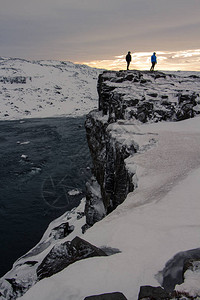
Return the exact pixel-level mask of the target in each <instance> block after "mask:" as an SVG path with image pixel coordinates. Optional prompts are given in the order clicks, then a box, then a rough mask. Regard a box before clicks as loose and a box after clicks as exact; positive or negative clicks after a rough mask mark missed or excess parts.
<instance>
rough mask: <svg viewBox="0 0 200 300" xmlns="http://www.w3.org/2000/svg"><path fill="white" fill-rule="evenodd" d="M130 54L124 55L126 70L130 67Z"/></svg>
mask: <svg viewBox="0 0 200 300" xmlns="http://www.w3.org/2000/svg"><path fill="white" fill-rule="evenodd" d="M131 59H132V58H131V52H130V51H128V54H127V55H126V62H127V70H129V65H130V62H131Z"/></svg>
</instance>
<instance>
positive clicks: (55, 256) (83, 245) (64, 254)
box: [37, 236, 106, 280]
mask: <svg viewBox="0 0 200 300" xmlns="http://www.w3.org/2000/svg"><path fill="white" fill-rule="evenodd" d="M94 256H106V254H105V252H104V251H103V250H101V249H98V248H97V247H95V246H93V245H91V244H90V243H88V242H87V241H85V240H83V239H81V238H79V237H78V236H77V237H75V238H74V239H73V240H72V241H67V242H65V243H63V244H59V245H56V246H54V247H53V248H52V250H51V251H50V252H49V253H48V254H47V256H46V257H45V258H44V260H43V261H42V263H41V264H40V265H39V266H38V268H37V277H38V280H41V279H43V278H45V277H50V276H52V275H53V274H56V273H58V272H60V271H61V270H63V269H65V268H66V267H67V266H69V265H70V264H72V263H74V262H76V261H78V260H81V259H85V258H88V257H94Z"/></svg>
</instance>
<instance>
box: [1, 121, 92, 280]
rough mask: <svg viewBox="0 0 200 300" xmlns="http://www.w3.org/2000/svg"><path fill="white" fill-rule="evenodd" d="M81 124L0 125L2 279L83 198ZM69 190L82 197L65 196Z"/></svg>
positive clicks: (85, 155)
mask: <svg viewBox="0 0 200 300" xmlns="http://www.w3.org/2000/svg"><path fill="white" fill-rule="evenodd" d="M84 121H85V119H84V118H83V117H82V118H45V119H28V120H24V121H0V276H2V275H3V274H5V273H6V272H7V271H8V270H9V269H10V268H11V267H12V264H13V262H14V261H15V260H16V259H17V258H19V257H20V256H21V255H23V254H24V253H26V252H27V251H28V250H29V249H30V248H32V247H33V246H34V245H35V244H36V243H37V242H38V241H39V240H40V238H41V237H42V235H43V233H44V231H45V230H46V228H47V226H48V224H49V223H50V222H51V221H52V220H53V219H55V218H56V217H58V216H60V215H61V214H63V213H64V212H65V211H67V210H70V209H72V208H73V207H74V206H77V205H78V204H79V203H80V200H81V198H82V197H83V196H84V191H85V182H86V180H87V178H88V177H89V176H90V171H89V169H88V168H87V167H88V166H90V155H89V151H88V146H87V142H86V137H85V129H84ZM73 189H76V190H79V191H80V190H81V191H82V193H81V194H79V195H76V196H72V195H69V194H68V192H69V191H71V190H73Z"/></svg>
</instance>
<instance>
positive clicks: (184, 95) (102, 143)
mask: <svg viewBox="0 0 200 300" xmlns="http://www.w3.org/2000/svg"><path fill="white" fill-rule="evenodd" d="M184 74H185V73H184ZM184 74H183V73H181V75H180V76H179V73H177V72H176V74H168V73H161V72H147V71H145V72H144V71H143V72H141V71H128V72H127V71H119V72H116V71H105V72H104V73H103V74H101V75H100V76H99V79H98V86H97V89H98V94H99V109H98V110H96V111H92V112H91V113H90V114H88V115H87V119H86V123H85V127H86V132H87V139H88V145H89V149H90V152H91V156H92V161H93V174H94V176H95V178H96V182H95V186H96V187H97V185H98V189H99V192H98V199H97V196H96V195H93V194H92V190H93V191H94V190H97V189H94V179H93V180H92V183H91V184H89V183H88V185H87V190H88V191H89V192H88V193H87V203H86V209H85V213H86V223H87V224H86V225H85V226H84V228H83V231H84V230H85V229H86V228H87V227H89V226H92V225H93V224H94V223H95V222H97V221H99V220H100V219H102V218H103V217H104V216H105V215H106V214H108V213H109V212H110V211H112V210H113V209H115V208H116V207H117V206H118V205H119V204H121V203H122V202H123V201H124V200H125V198H126V197H127V194H128V193H129V192H131V191H133V190H134V189H135V188H136V187H137V176H136V172H135V170H131V171H130V170H128V168H127V167H126V159H127V158H128V157H129V156H130V155H134V154H135V153H136V152H137V151H138V150H139V145H138V144H137V143H136V142H135V141H134V139H132V138H130V137H127V136H126V137H125V138H124V139H121V138H119V137H117V136H116V135H113V128H112V124H118V125H119V127H120V125H121V124H124V123H126V122H133V123H135V124H137V122H140V123H145V122H158V121H163V120H164V121H171V120H173V121H179V120H183V119H187V118H191V117H194V116H195V115H196V114H198V113H199V104H198V103H199V92H200V88H199V83H200V78H199V77H198V76H195V75H190V74H185V76H184ZM188 87H189V88H190V89H188ZM94 194H96V192H95V193H94Z"/></svg>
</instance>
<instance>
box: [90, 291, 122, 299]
mask: <svg viewBox="0 0 200 300" xmlns="http://www.w3.org/2000/svg"><path fill="white" fill-rule="evenodd" d="M84 300H127V298H126V297H125V296H124V295H123V294H122V293H119V292H116V293H109V294H101V295H96V296H89V297H86V298H85V299H84Z"/></svg>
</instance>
